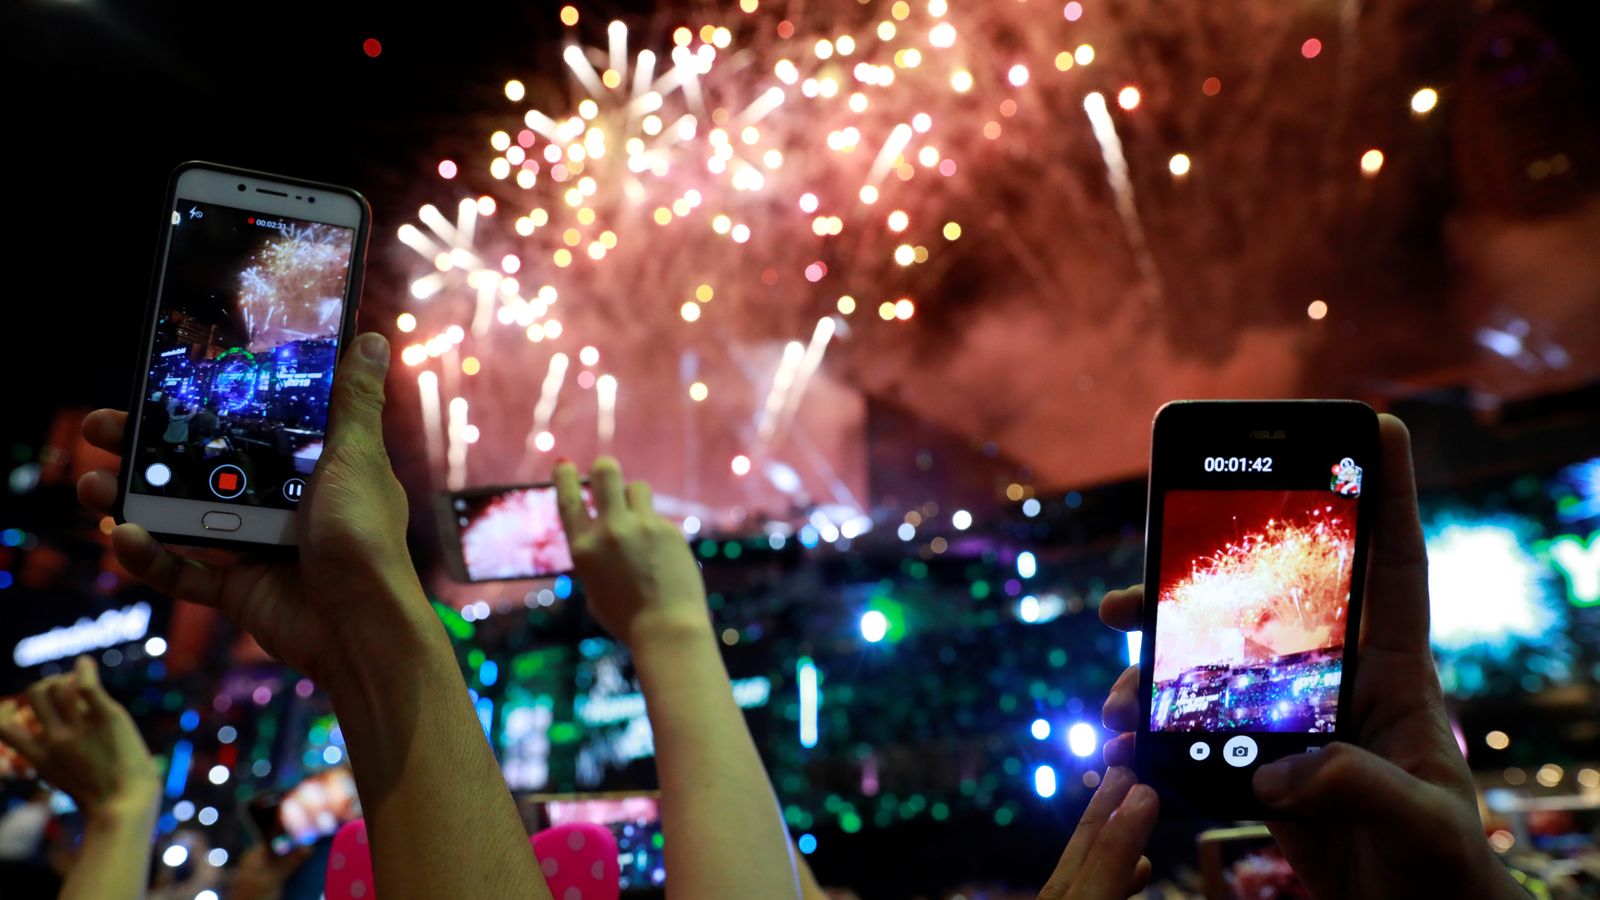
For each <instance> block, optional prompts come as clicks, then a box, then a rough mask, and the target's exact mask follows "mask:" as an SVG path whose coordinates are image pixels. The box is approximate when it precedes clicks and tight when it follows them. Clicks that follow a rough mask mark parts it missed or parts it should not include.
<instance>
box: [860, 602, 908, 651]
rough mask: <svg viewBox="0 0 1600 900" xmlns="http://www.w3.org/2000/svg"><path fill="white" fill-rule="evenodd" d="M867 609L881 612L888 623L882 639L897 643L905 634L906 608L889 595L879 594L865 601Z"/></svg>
mask: <svg viewBox="0 0 1600 900" xmlns="http://www.w3.org/2000/svg"><path fill="white" fill-rule="evenodd" d="M867 609H869V610H875V611H877V612H880V613H882V614H883V618H884V620H885V621H886V622H887V623H888V626H889V627H888V630H887V631H885V632H884V634H883V639H884V640H886V641H888V642H889V643H891V644H898V643H900V641H901V640H902V639H903V638H904V637H905V636H906V608H905V606H904V605H902V604H901V603H899V602H898V601H896V600H894V599H893V598H891V597H888V596H886V595H883V594H880V595H878V596H876V597H873V598H872V599H871V600H869V601H867Z"/></svg>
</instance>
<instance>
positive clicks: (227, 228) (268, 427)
mask: <svg viewBox="0 0 1600 900" xmlns="http://www.w3.org/2000/svg"><path fill="white" fill-rule="evenodd" d="M172 222H173V226H172V230H171V238H170V246H169V249H168V255H167V262H166V267H165V272H164V274H163V280H162V285H161V301H160V302H161V312H160V318H159V319H158V320H157V322H156V326H155V340H154V343H153V345H152V350H151V355H150V371H149V377H148V379H147V381H146V383H145V394H144V398H143V399H144V405H143V413H142V418H141V420H140V422H139V432H138V434H139V437H138V446H137V447H136V448H135V450H134V453H135V460H134V466H133V490H135V491H136V492H138V493H143V494H155V495H159V496H165V497H172V498H175V499H183V500H206V501H218V500H221V501H228V502H235V503H241V504H247V505H252V506H272V507H277V508H280V509H293V508H294V507H295V506H296V505H298V503H299V501H300V497H301V494H302V492H303V486H304V484H305V481H304V479H306V478H308V477H310V475H311V471H312V469H314V468H315V467H316V463H317V458H318V456H320V455H321V453H322V442H323V435H324V433H325V431H326V430H327V424H328V400H329V396H330V393H331V391H332V385H333V369H334V363H335V360H336V359H337V357H338V339H339V329H340V324H341V321H342V319H343V317H344V298H345V291H346V288H347V282H348V279H349V275H350V263H351V254H352V252H353V249H354V244H355V231H354V229H350V228H343V227H339V226H335V225H325V224H320V223H316V222H308V221H302V220H299V219H292V218H287V217H283V216H265V215H261V214H258V213H254V212H251V211H249V210H242V209H234V208H231V207H226V206H219V205H217V204H212V203H202V202H198V201H193V200H184V199H180V200H178V201H177V204H176V207H175V210H174V212H173V219H172Z"/></svg>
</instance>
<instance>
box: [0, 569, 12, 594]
mask: <svg viewBox="0 0 1600 900" xmlns="http://www.w3.org/2000/svg"><path fill="white" fill-rule="evenodd" d="M11 582H12V578H11V573H10V572H7V571H6V570H4V569H0V591H3V590H5V589H6V588H8V587H11Z"/></svg>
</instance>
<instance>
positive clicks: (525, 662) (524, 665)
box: [511, 653, 545, 681]
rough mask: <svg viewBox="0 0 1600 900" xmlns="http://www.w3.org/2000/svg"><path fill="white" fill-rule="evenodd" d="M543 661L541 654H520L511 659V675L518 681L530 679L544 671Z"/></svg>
mask: <svg viewBox="0 0 1600 900" xmlns="http://www.w3.org/2000/svg"><path fill="white" fill-rule="evenodd" d="M544 666H545V659H544V654H543V653H521V654H518V655H517V656H514V657H512V659H511V673H512V674H513V675H515V676H516V677H517V680H518V681H524V680H526V679H529V678H532V677H533V676H534V675H537V674H538V673H539V672H541V671H543V670H544Z"/></svg>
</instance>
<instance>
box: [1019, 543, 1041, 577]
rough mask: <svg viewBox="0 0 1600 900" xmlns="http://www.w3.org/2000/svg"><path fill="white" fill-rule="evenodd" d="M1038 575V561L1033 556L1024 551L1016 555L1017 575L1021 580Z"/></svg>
mask: <svg viewBox="0 0 1600 900" xmlns="http://www.w3.org/2000/svg"><path fill="white" fill-rule="evenodd" d="M1037 574H1039V560H1038V559H1036V558H1035V557H1034V555H1033V554H1032V553H1031V552H1029V551H1027V550H1024V551H1022V552H1021V553H1018V554H1017V575H1018V576H1019V577H1022V578H1032V577H1033V576H1035V575H1037Z"/></svg>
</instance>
